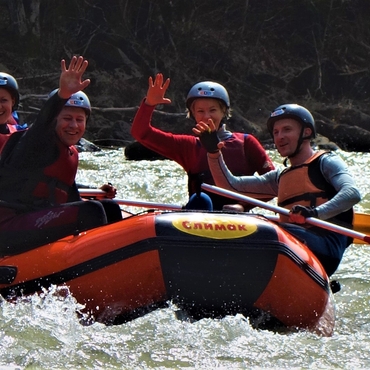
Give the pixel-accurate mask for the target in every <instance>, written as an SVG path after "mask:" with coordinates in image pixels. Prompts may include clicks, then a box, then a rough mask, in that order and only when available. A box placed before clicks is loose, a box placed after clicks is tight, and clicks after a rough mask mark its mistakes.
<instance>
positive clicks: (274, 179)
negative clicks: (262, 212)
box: [208, 152, 280, 199]
mask: <svg viewBox="0 0 370 370" xmlns="http://www.w3.org/2000/svg"><path fill="white" fill-rule="evenodd" d="M208 164H209V167H210V170H211V172H212V176H213V179H214V180H215V183H216V185H217V186H219V187H221V188H224V189H227V190H231V191H235V192H238V193H244V194H245V195H247V196H250V197H253V198H258V199H263V198H268V199H271V198H272V197H276V196H277V194H278V178H279V173H280V171H279V170H272V171H269V172H267V173H265V174H264V175H261V176H234V175H233V174H232V173H231V172H230V171H229V169H228V168H227V166H226V164H225V162H224V160H223V157H222V153H221V152H217V153H208Z"/></svg>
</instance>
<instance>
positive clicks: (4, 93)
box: [0, 87, 15, 124]
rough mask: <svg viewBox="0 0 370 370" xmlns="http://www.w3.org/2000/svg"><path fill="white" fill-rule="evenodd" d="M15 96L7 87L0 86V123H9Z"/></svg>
mask: <svg viewBox="0 0 370 370" xmlns="http://www.w3.org/2000/svg"><path fill="white" fill-rule="evenodd" d="M14 103H15V100H14V98H13V97H12V95H11V94H10V92H9V91H8V90H7V89H4V88H2V87H1V88H0V124H3V123H7V122H8V121H9V120H10V117H11V115H12V110H13V105H14Z"/></svg>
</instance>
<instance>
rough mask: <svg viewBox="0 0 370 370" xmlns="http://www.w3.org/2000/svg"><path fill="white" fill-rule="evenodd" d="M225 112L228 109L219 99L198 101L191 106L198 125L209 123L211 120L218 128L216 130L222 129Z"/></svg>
mask: <svg viewBox="0 0 370 370" xmlns="http://www.w3.org/2000/svg"><path fill="white" fill-rule="evenodd" d="M225 112H226V107H225V106H224V105H223V104H222V102H221V101H220V100H218V99H212V98H201V99H196V100H194V102H193V104H192V106H191V113H192V115H193V117H194V119H195V121H196V122H197V123H198V122H200V121H203V122H207V121H208V119H210V118H211V119H212V121H213V123H214V124H215V126H216V130H218V128H219V127H220V123H221V121H222V119H223V118H224V116H225Z"/></svg>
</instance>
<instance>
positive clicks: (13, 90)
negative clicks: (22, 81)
mask: <svg viewBox="0 0 370 370" xmlns="http://www.w3.org/2000/svg"><path fill="white" fill-rule="evenodd" d="M0 87H1V88H3V89H6V90H8V91H9V93H10V94H11V95H12V97H13V98H14V101H15V103H14V106H13V111H15V110H16V109H17V108H18V104H19V92H18V83H17V81H16V79H15V78H14V77H13V76H11V75H9V74H8V73H5V72H0Z"/></svg>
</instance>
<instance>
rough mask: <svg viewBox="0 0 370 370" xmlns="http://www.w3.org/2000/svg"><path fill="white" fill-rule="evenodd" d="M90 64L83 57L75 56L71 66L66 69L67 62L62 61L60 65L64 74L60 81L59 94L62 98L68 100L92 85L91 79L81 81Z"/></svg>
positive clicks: (61, 75)
mask: <svg viewBox="0 0 370 370" xmlns="http://www.w3.org/2000/svg"><path fill="white" fill-rule="evenodd" d="M88 64H89V63H88V61H87V60H85V59H84V58H83V57H82V56H79V57H78V58H77V57H76V56H74V57H73V58H72V59H71V62H70V63H69V66H68V67H66V61H65V60H64V59H62V61H61V63H60V65H61V70H62V72H61V74H60V79H59V93H58V94H59V96H60V97H61V98H63V99H67V98H69V97H70V96H71V95H72V94H74V93H76V92H77V91H81V90H83V89H85V88H86V87H87V86H88V85H89V84H90V80H89V79H86V80H84V81H81V78H82V75H83V74H84V72H85V71H86V68H87V66H88Z"/></svg>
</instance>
